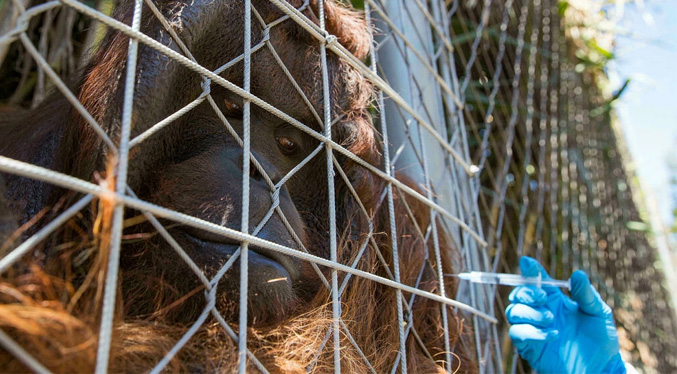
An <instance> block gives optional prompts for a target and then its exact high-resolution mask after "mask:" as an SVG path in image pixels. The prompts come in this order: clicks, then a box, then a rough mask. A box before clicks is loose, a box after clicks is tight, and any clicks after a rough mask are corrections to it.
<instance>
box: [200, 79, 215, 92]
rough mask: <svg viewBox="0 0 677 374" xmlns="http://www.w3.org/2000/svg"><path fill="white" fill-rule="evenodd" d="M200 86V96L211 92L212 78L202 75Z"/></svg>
mask: <svg viewBox="0 0 677 374" xmlns="http://www.w3.org/2000/svg"><path fill="white" fill-rule="evenodd" d="M200 87H202V94H200V97H205V96H207V95H209V94H210V93H211V92H212V80H211V79H209V78H207V77H202V83H200Z"/></svg>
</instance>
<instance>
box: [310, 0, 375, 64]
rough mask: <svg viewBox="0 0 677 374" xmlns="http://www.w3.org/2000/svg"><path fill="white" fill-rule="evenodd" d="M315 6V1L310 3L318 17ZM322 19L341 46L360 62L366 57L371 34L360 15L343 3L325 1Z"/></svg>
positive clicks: (331, 0)
mask: <svg viewBox="0 0 677 374" xmlns="http://www.w3.org/2000/svg"><path fill="white" fill-rule="evenodd" d="M317 5H318V4H317V0H315V1H311V6H312V8H313V11H314V12H315V14H318V15H319V12H318V8H317ZM324 18H325V20H326V25H325V26H326V28H327V32H329V33H330V34H332V35H335V36H336V38H337V39H338V41H339V43H341V45H343V46H344V47H345V48H346V49H347V50H349V51H350V53H352V54H353V55H355V57H357V58H358V59H360V60H362V59H364V58H365V57H367V54H369V47H370V46H371V43H372V41H373V38H372V35H373V33H372V32H371V25H367V21H366V20H365V19H364V17H363V16H362V14H361V13H359V12H357V11H355V10H354V9H352V8H349V7H348V6H347V5H344V4H343V3H337V2H336V1H333V0H325V1H324ZM313 21H315V20H313ZM365 34H368V35H369V37H368V38H365V37H364V36H365Z"/></svg>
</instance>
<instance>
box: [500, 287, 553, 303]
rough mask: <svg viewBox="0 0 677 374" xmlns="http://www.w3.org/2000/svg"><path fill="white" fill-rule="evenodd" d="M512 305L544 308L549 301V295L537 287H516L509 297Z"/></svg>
mask: <svg viewBox="0 0 677 374" xmlns="http://www.w3.org/2000/svg"><path fill="white" fill-rule="evenodd" d="M508 300H510V302H511V303H521V304H527V305H531V306H542V305H545V303H546V302H547V301H548V294H547V293H546V292H545V291H543V290H542V289H540V288H538V287H536V286H519V287H515V288H514V289H513V290H512V291H511V292H510V295H509V296H508Z"/></svg>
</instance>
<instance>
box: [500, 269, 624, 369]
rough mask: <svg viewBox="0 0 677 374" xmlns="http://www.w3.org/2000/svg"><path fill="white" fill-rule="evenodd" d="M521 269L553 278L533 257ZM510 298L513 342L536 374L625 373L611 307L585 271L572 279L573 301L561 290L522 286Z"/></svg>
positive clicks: (507, 313) (527, 273) (579, 272)
mask: <svg viewBox="0 0 677 374" xmlns="http://www.w3.org/2000/svg"><path fill="white" fill-rule="evenodd" d="M520 268H521V270H522V275H524V276H530V277H534V276H538V273H539V272H540V273H541V276H542V277H543V278H549V275H548V273H546V271H545V269H543V267H542V266H541V264H539V263H538V261H536V260H534V259H533V258H531V257H526V256H523V257H522V258H521V259H520ZM509 299H510V303H511V304H510V305H508V307H507V308H506V309H505V314H506V316H507V317H508V322H510V324H512V326H510V330H509V334H510V338H512V341H513V343H514V344H515V347H516V348H517V352H519V354H520V356H522V357H523V358H524V359H525V360H527V361H529V365H531V367H532V368H533V369H535V370H536V371H537V372H539V373H542V374H545V373H625V372H626V370H625V364H624V363H623V360H622V359H621V355H620V352H619V351H620V347H619V345H618V335H617V333H616V326H615V325H614V320H613V316H612V313H611V308H609V306H608V305H607V304H606V303H605V302H604V301H603V300H602V298H601V297H600V295H599V293H598V292H597V290H595V288H594V287H592V286H591V285H590V280H589V279H588V276H587V275H586V274H585V273H584V272H583V271H580V270H578V271H576V272H574V273H573V274H572V275H571V298H569V297H567V296H565V295H564V294H563V293H562V291H561V290H560V289H559V288H556V287H546V286H544V287H543V288H542V289H540V288H538V287H535V286H520V287H517V288H515V289H514V290H513V291H512V292H511V293H510V296H509ZM572 299H573V300H572Z"/></svg>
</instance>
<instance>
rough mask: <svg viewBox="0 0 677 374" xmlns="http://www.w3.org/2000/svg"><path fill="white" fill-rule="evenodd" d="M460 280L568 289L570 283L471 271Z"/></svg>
mask: <svg viewBox="0 0 677 374" xmlns="http://www.w3.org/2000/svg"><path fill="white" fill-rule="evenodd" d="M461 279H467V280H469V281H471V282H475V283H485V284H500V285H503V286H513V287H517V286H523V285H534V286H539V285H540V286H552V287H563V288H568V289H570V288H571V286H570V281H568V280H557V279H552V278H541V277H525V276H522V275H517V274H506V273H485V272H481V271H472V272H470V275H469V276H462V277H461Z"/></svg>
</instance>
